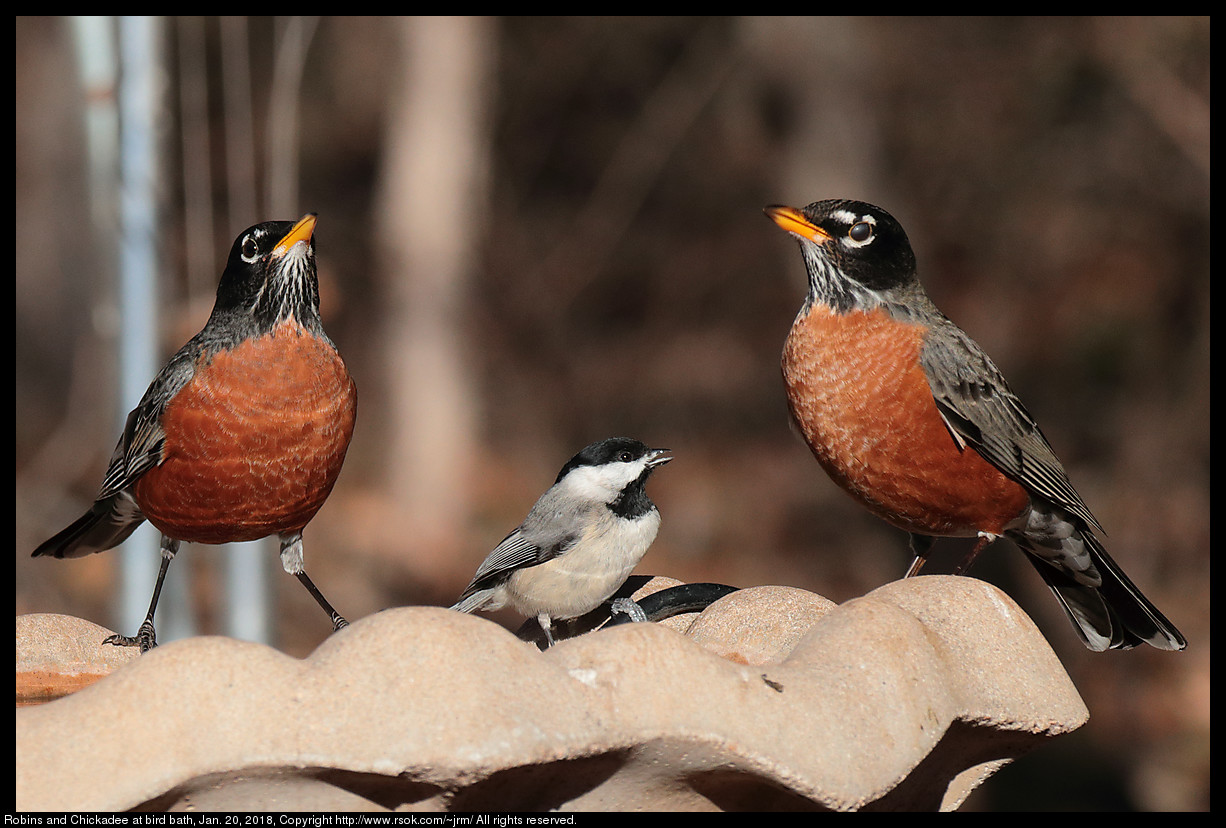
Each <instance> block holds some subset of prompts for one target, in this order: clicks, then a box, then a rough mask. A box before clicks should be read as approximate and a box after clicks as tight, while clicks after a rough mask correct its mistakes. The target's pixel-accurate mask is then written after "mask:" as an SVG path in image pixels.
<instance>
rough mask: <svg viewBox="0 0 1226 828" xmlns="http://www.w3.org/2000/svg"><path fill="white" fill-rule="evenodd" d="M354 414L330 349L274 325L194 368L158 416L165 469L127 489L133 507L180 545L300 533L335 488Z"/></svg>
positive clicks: (347, 382)
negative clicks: (163, 434)
mask: <svg viewBox="0 0 1226 828" xmlns="http://www.w3.org/2000/svg"><path fill="white" fill-rule="evenodd" d="M356 411H357V391H356V388H355V387H354V384H353V380H352V379H351V378H350V376H349V372H348V371H347V370H346V368H345V365H344V363H343V362H342V361H341V358H340V355H339V354H337V352H336V350H335V349H334V348H332V347H331V345H329V343H327V342H325V341H322V340H320V339H317V338H315V337H314V336H311V335H309V334H307V333H306V332H305V331H303V330H302V329H301V328H300V327H299V326H297V325H296V324H295V323H282V324H281V325H280V326H278V327H277V328H276V329H275V330H274V332H273V333H272V334H271V335H267V336H262V337H259V338H257V339H251V340H248V341H246V342H244V343H242V344H241V345H239V346H238V347H236V348H234V349H233V350H229V351H221V352H219V353H217V354H215V355H214V356H213V357H212V359H211V360H209V361H205V360H203V359H202V361H201V362H200V363H199V364H198V365H197V366H196V375H195V377H194V378H193V379H192V380H191V382H189V383H188V384H187V385H186V386H185V387H184V388H183V389H182V390H181V391H179V393H178V394H176V395H175V397H174V399H173V400H171V402H170V404H169V405H168V406H167V408H166V412H165V414H164V416H163V419H162V427H163V429H164V431H165V432H166V445H165V449H164V451H163V460H162V462H161V464H159V465H157V466H155V467H153V468H152V469H150V470H149V471H147V472H145V474H144V475H142V476H141V477H140V479H139V480H137V482H136V484H135V487H134V494H135V497H136V502H137V503H138V504H139V505H140V507H141V510H142V511H143V512H144V513H145V516H146V517H147V518H148V519H149V521H150V522H151V523H152V524H153V525H154V526H156V527H157V528H158V530H159V531H161V532H163V533H164V534H166V535H167V536H169V537H172V538H176V539H178V540H182V541H193V542H199V543H229V542H235V541H244V540H255V539H257V538H262V537H266V536H268V535H271V534H278V533H283V532H291V531H297V530H300V529H302V527H304V526H305V525H306V524H307V523H308V522H309V521H310V520H311V518H313V517H314V516H315V513H316V512H317V511H319V508H320V507H321V506H323V504H324V501H325V500H326V499H327V498H328V495H329V494H330V493H331V491H332V486H333V485H334V484H335V483H336V478H337V476H338V475H339V474H340V470H341V465H342V463H343V462H344V459H345V452H346V450H347V449H348V448H349V439H350V437H351V436H352V435H353V424H354V419H355V416H356Z"/></svg>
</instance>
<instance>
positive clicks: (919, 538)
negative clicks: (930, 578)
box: [903, 532, 936, 578]
mask: <svg viewBox="0 0 1226 828" xmlns="http://www.w3.org/2000/svg"><path fill="white" fill-rule="evenodd" d="M934 541H936V538H934V537H932V536H931V535H917V534H915V533H914V532H912V533H911V552H912V553H914V555H915V560H913V561H911V566H910V567H909V568H908V569H907V574H906V575H904V576H903V577H904V578H910V577H912V576H914V575H918V574H919V571H920V570H921V569H923V568H924V564H925V563H927V562H928V550H930V549H932V544H933V542H934Z"/></svg>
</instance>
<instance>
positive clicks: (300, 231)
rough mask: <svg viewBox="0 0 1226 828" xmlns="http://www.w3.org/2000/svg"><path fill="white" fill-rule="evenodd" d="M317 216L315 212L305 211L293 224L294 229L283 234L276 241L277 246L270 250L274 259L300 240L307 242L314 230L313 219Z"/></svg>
mask: <svg viewBox="0 0 1226 828" xmlns="http://www.w3.org/2000/svg"><path fill="white" fill-rule="evenodd" d="M318 218H319V217H318V216H317V215H316V214H315V213H307V214H306V215H305V216H303V217H302V218H301V219H299V220H298V223H297V224H295V225H294V229H293V230H290V231H289V232H288V233H286V234H285V238H283V239H281V241H279V242H277V246H276V247H274V248H273V250H272V256H273V258H274V259H279V258H281V257H282V256H284V255H285V254H286V253H288V252H289V251H290V248H291V247H293V246H294V245H295V244H297V243H298V242H300V241H304V242H309V241H310V240H311V234H312V233H314V232H315V221H316V219H318Z"/></svg>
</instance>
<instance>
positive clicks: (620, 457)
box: [617, 451, 634, 463]
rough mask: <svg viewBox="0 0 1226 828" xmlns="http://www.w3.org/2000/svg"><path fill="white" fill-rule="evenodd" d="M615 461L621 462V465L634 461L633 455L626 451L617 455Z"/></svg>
mask: <svg viewBox="0 0 1226 828" xmlns="http://www.w3.org/2000/svg"><path fill="white" fill-rule="evenodd" d="M617 459H618V460H620V461H622V462H623V463H629V462H630V461H631V460H633V459H634V455H633V454H631V453H630V452H628V451H623V452H622V453H621V454H619V455H617Z"/></svg>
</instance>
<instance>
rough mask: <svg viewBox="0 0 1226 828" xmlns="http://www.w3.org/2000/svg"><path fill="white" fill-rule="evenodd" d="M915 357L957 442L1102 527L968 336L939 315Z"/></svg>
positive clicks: (1036, 427) (1032, 422)
mask: <svg viewBox="0 0 1226 828" xmlns="http://www.w3.org/2000/svg"><path fill="white" fill-rule="evenodd" d="M920 363H921V365H922V366H923V368H924V372H925V373H926V374H927V376H928V384H929V386H930V387H931V389H932V396H933V399H934V400H936V404H937V409H938V410H939V411H940V412H941V416H942V417H943V418H944V420H945V425H946V426H947V427H948V428H949V431H950V434H951V435H953V439H954V441H955V442H957V444H958V445H959V447H962V446H966V445H969V446H971V447H972V448H973V449H975V451H977V452H979V454H980V455H981V456H982V457H983V458H984V459H985V460H987V461H988V462H989V463H991V464H992V465H993V466H995V467H996V468H997V469H999V470H1000V471H1001V472H1003V473H1004V474H1005V475H1007V476H1008V477H1010V478H1011V479H1013V480H1016V481H1017V482H1018V483H1021V484H1022V485H1023V486H1025V487H1026V489H1027V490H1028V491H1029V492H1030V493H1031V494H1033V495H1038V496H1040V497H1042V498H1044V499H1046V500H1048V501H1050V502H1051V503H1054V504H1055V505H1057V506H1059V507H1061V508H1062V509H1064V510H1066V511H1068V512H1070V513H1072V514H1073V515H1076V516H1077V517H1079V518H1081V519H1082V520H1084V521H1086V522H1087V523H1088V524H1090V525H1091V526H1093V527H1095V528H1096V529H1099V530H1100V531H1101V529H1102V527H1101V526H1100V525H1099V523H1098V521H1097V520H1096V519H1095V518H1094V515H1092V514H1091V513H1090V510H1089V508H1088V507H1087V506H1086V505H1085V503H1084V502H1083V501H1082V499H1081V496H1080V495H1078V494H1077V492H1076V491H1075V490H1074V489H1073V486H1072V484H1071V483H1070V482H1069V479H1068V475H1067V474H1066V473H1065V471H1064V467H1063V466H1061V465H1060V461H1059V459H1057V457H1056V454H1055V452H1054V451H1052V448H1051V445H1050V444H1049V443H1048V442H1047V438H1046V437H1044V436H1043V432H1042V431H1041V430H1040V429H1039V425H1038V423H1036V422H1035V420H1034V418H1033V417H1031V416H1030V412H1029V411H1027V410H1026V407H1025V406H1024V405H1023V404H1022V401H1021V400H1019V399H1018V397H1017V395H1016V394H1014V393H1013V391H1012V389H1010V388H1009V384H1008V383H1007V382H1005V378H1004V377H1003V376H1002V375H1001V373H1000V371H999V370H998V369H997V367H996V365H994V364H993V362H992V360H991V358H989V357H988V355H987V354H986V353H984V352H983V349H982V348H980V347H979V345H978V344H977V343H976V342H975V341H974V340H973V339H971V338H970V337H969V336H967V335H966V333H965V332H964V331H962V330H961V329H960V328H958V327H957V326H956V325H954V324H953V323H952V322H950V321H949V320H948V319H945V318H944V317H941V320H940V321H939V322H935V323H934V324H933V325H932V327H931V328H930V330H929V333H928V335H927V336H926V337H925V339H924V344H923V348H922V349H921V351H920Z"/></svg>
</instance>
